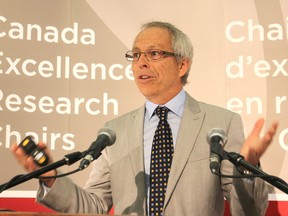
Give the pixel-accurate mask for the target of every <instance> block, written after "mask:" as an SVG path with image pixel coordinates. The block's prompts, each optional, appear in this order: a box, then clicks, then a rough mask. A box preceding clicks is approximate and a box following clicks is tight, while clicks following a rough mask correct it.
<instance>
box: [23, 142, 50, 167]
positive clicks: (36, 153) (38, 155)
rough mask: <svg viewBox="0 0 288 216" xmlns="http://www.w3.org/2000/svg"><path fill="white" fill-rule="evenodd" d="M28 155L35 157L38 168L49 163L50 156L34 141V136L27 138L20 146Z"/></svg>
mask: <svg viewBox="0 0 288 216" xmlns="http://www.w3.org/2000/svg"><path fill="white" fill-rule="evenodd" d="M19 147H21V148H22V149H23V150H24V151H25V153H26V154H28V155H30V156H32V157H33V159H34V162H35V164H37V165H38V166H45V165H47V164H48V162H49V158H48V156H47V155H46V154H45V153H44V151H43V150H42V149H40V148H39V147H38V146H37V145H36V143H35V142H34V140H33V137H32V136H27V137H26V138H25V139H23V140H22V142H21V143H20V144H19Z"/></svg>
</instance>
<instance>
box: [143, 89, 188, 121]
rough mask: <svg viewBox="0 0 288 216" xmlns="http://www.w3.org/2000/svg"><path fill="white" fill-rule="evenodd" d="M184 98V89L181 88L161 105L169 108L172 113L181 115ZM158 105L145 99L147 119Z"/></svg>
mask: <svg viewBox="0 0 288 216" xmlns="http://www.w3.org/2000/svg"><path fill="white" fill-rule="evenodd" d="M185 100H186V93H185V90H184V89H182V90H181V91H180V92H179V93H178V94H177V95H176V96H175V97H174V98H172V99H171V100H170V101H168V102H167V103H166V104H164V105H163V106H166V107H167V108H169V109H170V110H171V111H172V112H173V113H175V114H176V115H178V116H179V117H182V114H183V111H184V103H185ZM158 106H159V104H155V103H153V102H151V101H149V100H146V102H145V107H146V115H148V119H151V117H152V115H153V112H154V110H155V109H156V108H157V107H158Z"/></svg>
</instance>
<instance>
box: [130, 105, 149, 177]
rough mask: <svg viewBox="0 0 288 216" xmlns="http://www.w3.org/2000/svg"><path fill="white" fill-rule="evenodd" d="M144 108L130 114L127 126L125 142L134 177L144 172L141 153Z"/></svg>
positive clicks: (142, 153)
mask: <svg viewBox="0 0 288 216" xmlns="http://www.w3.org/2000/svg"><path fill="white" fill-rule="evenodd" d="M144 112H145V108H144V107H141V108H140V109H138V110H136V111H135V112H133V113H132V114H131V116H130V117H131V118H130V119H129V120H128V124H127V142H128V147H129V153H130V159H131V163H132V167H133V171H134V175H135V177H136V175H137V174H139V172H144V162H143V161H144V156H143V155H144V152H143V122H144Z"/></svg>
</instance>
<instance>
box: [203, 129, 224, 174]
mask: <svg viewBox="0 0 288 216" xmlns="http://www.w3.org/2000/svg"><path fill="white" fill-rule="evenodd" d="M207 141H208V143H209V144H210V159H209V161H210V170H211V172H212V173H213V174H215V173H219V170H220V162H221V160H222V156H223V147H224V145H225V144H226V142H227V136H226V133H225V131H224V130H222V129H221V128H214V129H212V130H211V131H210V132H209V133H208V134H207Z"/></svg>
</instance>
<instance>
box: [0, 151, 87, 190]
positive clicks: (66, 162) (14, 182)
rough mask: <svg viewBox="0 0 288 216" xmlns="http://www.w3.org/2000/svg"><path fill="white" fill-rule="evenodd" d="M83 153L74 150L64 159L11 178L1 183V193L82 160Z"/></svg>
mask: <svg viewBox="0 0 288 216" xmlns="http://www.w3.org/2000/svg"><path fill="white" fill-rule="evenodd" d="M83 155H85V153H81V152H74V153H71V154H68V155H65V156H64V158H63V159H61V160H59V161H57V162H54V163H52V164H50V165H47V166H45V167H43V168H41V169H38V170H35V171H33V172H31V173H28V174H26V175H21V176H20V177H18V178H16V179H14V180H12V181H11V180H10V181H9V182H7V183H5V184H2V185H0V193H1V192H2V191H3V190H6V189H8V188H11V187H14V186H16V185H19V184H21V183H23V182H26V181H28V180H30V179H32V178H36V177H39V176H40V175H42V174H44V173H46V172H49V171H51V170H54V169H56V168H58V167H61V166H63V165H69V166H70V165H71V164H73V163H75V162H77V161H78V160H80V159H81V158H82V157H83Z"/></svg>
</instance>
